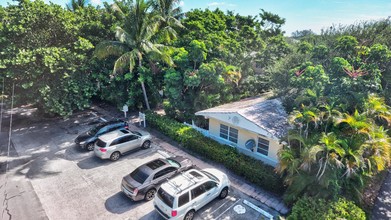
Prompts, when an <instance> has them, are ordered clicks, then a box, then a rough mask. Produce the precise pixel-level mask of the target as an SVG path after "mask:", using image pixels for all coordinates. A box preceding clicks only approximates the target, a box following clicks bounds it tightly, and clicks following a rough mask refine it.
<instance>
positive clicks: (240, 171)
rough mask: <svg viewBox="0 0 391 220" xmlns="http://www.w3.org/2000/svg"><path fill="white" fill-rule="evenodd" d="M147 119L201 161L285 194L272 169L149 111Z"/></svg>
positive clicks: (280, 181)
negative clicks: (217, 164)
mask: <svg viewBox="0 0 391 220" xmlns="http://www.w3.org/2000/svg"><path fill="white" fill-rule="evenodd" d="M146 120H147V122H148V124H150V125H151V126H153V127H154V128H156V129H158V130H159V131H160V132H161V133H163V134H165V135H167V136H169V137H170V138H172V139H173V140H175V141H177V142H179V143H180V144H181V145H182V146H183V147H184V148H186V149H188V150H189V151H191V152H194V153H195V154H197V155H199V156H201V157H203V158H207V159H210V160H212V161H215V162H218V163H221V164H223V165H224V166H225V167H227V168H228V169H230V170H231V171H232V172H234V173H236V174H237V175H239V176H242V177H244V178H245V179H247V180H248V181H250V182H252V183H254V184H256V185H258V186H260V187H262V188H264V189H266V190H268V191H271V192H274V193H277V194H280V195H281V194H283V193H284V190H285V189H284V186H283V181H282V179H281V178H280V177H279V176H278V175H277V174H276V173H275V172H274V168H273V167H272V166H269V165H266V164H264V163H262V162H261V161H259V160H256V159H254V158H252V157H249V156H247V155H244V154H241V153H239V152H237V150H236V149H235V148H232V147H230V146H226V145H223V144H220V143H218V142H216V141H214V140H212V139H210V138H207V137H205V136H203V135H202V134H201V133H199V132H197V131H196V130H194V129H193V128H191V127H189V126H186V125H184V124H181V123H179V122H177V121H174V120H172V119H169V118H168V117H165V116H160V115H157V114H156V113H152V112H148V113H147V114H146Z"/></svg>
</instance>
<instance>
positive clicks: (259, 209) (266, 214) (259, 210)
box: [243, 200, 273, 219]
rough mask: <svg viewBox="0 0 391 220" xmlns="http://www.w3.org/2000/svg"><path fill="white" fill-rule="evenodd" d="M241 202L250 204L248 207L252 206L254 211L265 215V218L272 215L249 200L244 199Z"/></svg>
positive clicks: (271, 217)
mask: <svg viewBox="0 0 391 220" xmlns="http://www.w3.org/2000/svg"><path fill="white" fill-rule="evenodd" d="M243 203H244V204H246V205H248V206H250V207H251V208H253V209H254V210H255V211H257V212H259V213H261V214H262V215H264V216H266V217H267V218H269V219H273V216H272V215H271V214H270V213H268V212H266V211H265V210H263V209H261V208H260V207H258V206H256V205H254V204H253V203H251V202H249V201H247V200H244V201H243Z"/></svg>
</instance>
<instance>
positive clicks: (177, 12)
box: [153, 0, 183, 42]
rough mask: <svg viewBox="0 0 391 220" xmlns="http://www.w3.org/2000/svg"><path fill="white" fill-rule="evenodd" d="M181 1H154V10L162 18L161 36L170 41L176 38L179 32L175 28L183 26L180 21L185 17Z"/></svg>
mask: <svg viewBox="0 0 391 220" xmlns="http://www.w3.org/2000/svg"><path fill="white" fill-rule="evenodd" d="M179 2H180V1H178V0H155V1H154V2H153V10H154V12H156V13H157V14H158V15H159V19H160V34H159V36H160V37H162V38H163V39H164V40H166V41H168V42H169V41H171V40H172V39H175V38H176V34H177V33H176V31H175V29H174V28H183V25H182V24H181V22H180V21H179V19H181V18H182V17H183V13H182V9H181V8H180V7H179Z"/></svg>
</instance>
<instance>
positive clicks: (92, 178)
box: [0, 111, 278, 220]
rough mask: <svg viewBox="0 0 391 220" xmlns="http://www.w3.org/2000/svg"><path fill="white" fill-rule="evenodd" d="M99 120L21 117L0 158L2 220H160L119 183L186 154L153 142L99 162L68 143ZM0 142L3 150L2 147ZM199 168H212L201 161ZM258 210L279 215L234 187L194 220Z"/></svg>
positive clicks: (255, 215)
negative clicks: (2, 168) (148, 166)
mask: <svg viewBox="0 0 391 220" xmlns="http://www.w3.org/2000/svg"><path fill="white" fill-rule="evenodd" d="M101 116H102V115H99V113H98V114H97V113H96V112H94V111H83V112H80V113H78V114H75V115H74V116H72V117H71V118H70V119H67V120H63V119H51V120H46V121H40V120H31V121H29V120H28V118H25V120H23V121H19V123H16V124H15V126H14V127H13V132H12V140H13V146H12V147H11V150H13V151H12V152H13V153H12V154H11V157H10V158H6V157H5V156H4V153H2V155H1V156H0V160H1V162H3V165H4V163H5V162H8V164H9V169H8V171H7V172H6V173H5V172H2V175H1V177H2V178H1V181H2V183H3V184H2V186H4V187H3V188H1V189H2V190H3V191H4V195H3V194H2V197H3V200H4V201H5V203H4V202H3V204H5V205H3V212H2V219H61V220H62V219H78V220H79V219H161V218H160V216H159V215H158V213H157V212H156V211H154V208H153V205H152V202H143V201H141V202H132V201H131V200H129V199H128V198H127V197H126V196H125V195H123V194H122V192H120V183H121V179H122V177H123V176H124V175H127V174H128V173H130V172H131V171H132V170H134V169H135V168H136V167H138V166H139V165H140V164H143V163H145V162H147V161H150V160H152V159H155V158H158V157H167V156H171V155H173V154H175V152H173V151H176V152H177V153H181V154H185V153H183V152H181V151H177V150H175V149H174V148H170V149H171V150H167V149H166V148H164V146H165V147H167V145H168V144H167V143H165V142H164V141H157V142H155V143H153V144H152V146H151V148H150V149H146V150H139V151H136V152H133V153H132V154H128V155H126V156H123V157H121V158H120V159H119V161H116V162H111V161H104V160H101V159H99V158H97V157H95V156H94V154H93V152H87V151H84V150H81V149H79V148H77V147H76V146H75V145H74V143H73V140H74V139H75V137H76V136H77V134H78V133H80V132H82V131H85V130H87V129H88V128H90V127H91V126H93V125H94V124H96V123H97V122H98V121H99V120H100V119H99V118H100V117H101ZM2 140H4V138H2ZM2 142H3V141H2ZM0 144H1V147H2V149H3V151H2V152H4V147H5V144H4V143H0ZM171 147H172V146H171ZM173 149H174V150H173ZM185 156H186V155H185ZM187 156H189V155H187ZM189 157H191V156H189ZM7 159H8V161H6V160H7ZM191 159H194V160H196V158H191ZM3 165H2V166H3ZM200 166H201V168H204V167H212V166H211V165H209V164H206V163H202V164H200ZM249 204H252V205H253V206H251V205H249ZM257 208H258V209H257ZM259 208H262V209H263V210H267V211H268V212H269V213H271V214H273V215H274V216H276V215H278V212H276V211H273V210H272V209H270V208H268V207H266V206H265V205H264V204H262V203H261V202H259V201H257V200H255V199H252V198H250V197H249V196H247V195H245V194H244V193H242V192H241V190H238V189H237V188H235V187H233V188H232V190H231V191H230V194H229V196H228V197H227V198H226V199H224V200H214V201H213V202H212V203H210V204H209V205H207V206H205V207H204V208H203V209H202V210H200V211H199V212H197V214H196V216H195V219H246V218H248V219H263V218H266V216H265V215H263V214H262V212H260V211H259Z"/></svg>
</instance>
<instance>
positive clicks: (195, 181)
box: [153, 168, 230, 220]
mask: <svg viewBox="0 0 391 220" xmlns="http://www.w3.org/2000/svg"><path fill="white" fill-rule="evenodd" d="M229 187H230V181H229V179H228V177H227V175H225V174H224V173H223V172H221V171H219V170H216V169H211V168H210V169H204V170H196V169H190V170H188V171H186V172H184V173H181V175H177V176H175V177H174V178H172V179H170V180H168V181H167V182H165V183H163V184H162V185H161V186H160V188H159V189H158V191H157V193H156V195H157V196H155V199H154V202H153V203H154V207H155V209H156V210H157V212H158V213H159V214H160V215H161V216H162V217H163V218H165V219H186V220H191V219H193V217H194V213H195V212H196V211H197V210H199V209H200V208H202V207H203V206H205V205H206V204H208V203H209V202H211V201H212V200H213V199H215V198H217V197H219V198H221V199H223V198H225V197H226V196H227V195H228V190H229Z"/></svg>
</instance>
